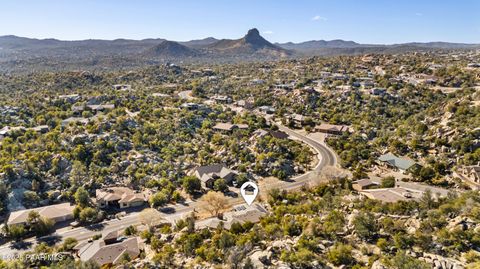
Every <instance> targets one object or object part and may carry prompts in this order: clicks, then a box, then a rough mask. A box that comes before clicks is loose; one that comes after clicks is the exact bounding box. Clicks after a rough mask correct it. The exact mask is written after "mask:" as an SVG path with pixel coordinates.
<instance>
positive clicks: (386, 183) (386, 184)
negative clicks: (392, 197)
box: [381, 176, 395, 188]
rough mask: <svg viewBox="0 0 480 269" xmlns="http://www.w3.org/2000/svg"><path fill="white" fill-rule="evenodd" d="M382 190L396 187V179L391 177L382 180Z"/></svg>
mask: <svg viewBox="0 0 480 269" xmlns="http://www.w3.org/2000/svg"><path fill="white" fill-rule="evenodd" d="M381 186H382V188H393V187H395V177H393V176H389V177H385V178H382V185H381Z"/></svg>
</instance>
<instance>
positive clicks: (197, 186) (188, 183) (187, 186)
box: [182, 176, 202, 194]
mask: <svg viewBox="0 0 480 269" xmlns="http://www.w3.org/2000/svg"><path fill="white" fill-rule="evenodd" d="M182 186H183V189H184V190H185V191H186V192H187V193H188V194H194V193H196V192H198V191H200V190H201V189H202V185H201V183H200V179H198V178H197V177H195V176H186V177H184V178H183V179H182Z"/></svg>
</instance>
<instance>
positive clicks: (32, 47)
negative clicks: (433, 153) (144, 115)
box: [0, 28, 480, 71]
mask: <svg viewBox="0 0 480 269" xmlns="http://www.w3.org/2000/svg"><path fill="white" fill-rule="evenodd" d="M478 48H480V44H463V43H448V42H428V43H418V42H413V43H404V44H393V45H371V44H359V43H356V42H354V41H344V40H331V41H325V40H312V41H306V42H302V43H292V42H288V43H275V44H272V43H270V42H269V41H267V40H266V39H264V38H263V37H262V36H261V35H260V33H259V31H258V30H257V29H255V28H254V29H251V30H249V31H248V32H247V34H246V35H245V36H244V37H242V38H240V39H233V40H232V39H221V40H218V39H215V38H213V37H208V38H205V39H199V40H191V41H186V42H175V41H169V40H165V39H160V38H158V39H143V40H129V39H115V40H96V39H89V40H80V41H61V40H57V39H33V38H25V37H18V36H13V35H9V36H0V70H3V71H5V70H7V71H8V70H16V69H19V68H20V69H21V68H23V69H25V70H28V69H29V68H31V67H35V68H41V69H43V68H45V69H52V68H53V69H72V68H75V69H80V68H96V67H102V68H104V67H107V68H108V67H111V66H112V65H113V64H115V66H118V65H120V66H121V67H126V68H127V67H131V66H140V65H143V64H152V63H153V64H154V63H161V62H165V61H178V62H195V61H198V62H200V61H208V62H212V61H217V62H229V61H257V60H275V59H282V58H288V57H297V56H313V55H340V54H363V53H400V52H407V51H429V50H455V49H478Z"/></svg>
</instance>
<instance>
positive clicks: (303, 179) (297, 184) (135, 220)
mask: <svg viewBox="0 0 480 269" xmlns="http://www.w3.org/2000/svg"><path fill="white" fill-rule="evenodd" d="M277 126H278V128H279V129H280V130H281V131H283V132H285V133H287V134H288V135H289V136H291V137H294V138H296V139H298V140H301V141H302V142H304V143H306V144H307V145H309V146H310V147H311V148H312V149H313V150H314V151H315V152H316V153H317V157H318V162H317V164H316V166H315V167H314V168H313V169H312V170H311V171H309V172H307V173H305V174H302V175H299V176H297V177H294V178H292V181H280V182H278V183H274V184H270V185H268V187H269V189H274V188H277V189H285V190H294V189H298V188H301V187H302V186H304V185H305V184H307V182H308V181H309V180H310V179H311V178H312V177H313V176H316V175H318V173H319V172H320V171H321V170H322V169H323V168H324V167H325V166H334V165H336V164H337V158H336V156H335V153H334V152H333V151H332V150H331V149H330V148H328V147H327V146H326V145H324V144H322V143H319V142H317V141H315V140H313V139H311V138H309V137H306V136H304V135H302V134H299V133H297V132H295V131H293V130H291V129H289V128H287V127H285V126H282V125H279V124H277ZM262 191H268V190H262ZM228 203H229V205H231V206H234V205H238V204H243V203H244V201H243V199H242V198H241V197H237V198H230V199H229V200H228ZM171 207H173V208H175V210H176V211H175V213H173V214H163V213H162V214H163V215H164V216H165V218H166V219H168V220H176V219H179V218H182V217H183V216H185V215H186V214H188V213H190V212H192V211H194V208H197V207H201V201H190V202H188V203H187V205H174V206H171ZM140 224H141V220H140V218H139V213H138V212H135V213H131V214H128V215H127V216H125V217H123V218H122V219H120V220H118V219H113V220H106V221H104V222H102V227H101V228H100V229H95V228H93V227H78V228H73V229H72V228H70V227H66V228H61V229H58V230H57V231H56V232H55V233H54V234H53V236H56V237H57V238H58V239H60V240H63V239H65V238H67V237H72V238H75V239H77V240H78V241H82V240H86V239H88V238H91V237H92V236H94V235H96V234H105V233H108V232H111V231H117V230H120V229H125V228H126V227H128V226H129V225H133V226H137V225H140ZM36 241H37V240H36V239H35V238H30V239H25V240H24V242H28V243H31V244H32V246H33V245H35V244H36V243H37V242H36ZM30 247H31V246H30ZM30 247H28V248H27V249H14V248H12V246H11V244H10V243H7V244H4V245H2V246H0V258H3V259H8V258H9V257H12V256H13V255H15V254H20V253H22V252H24V251H27V250H29V249H30Z"/></svg>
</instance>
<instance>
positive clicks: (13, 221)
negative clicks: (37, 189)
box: [7, 203, 75, 225]
mask: <svg viewBox="0 0 480 269" xmlns="http://www.w3.org/2000/svg"><path fill="white" fill-rule="evenodd" d="M74 208H75V206H73V205H70V203H63V204H56V205H49V206H42V207H37V208H31V209H24V210H18V211H13V212H11V213H10V216H9V217H8V221H7V225H25V224H26V223H27V219H28V214H29V213H30V212H32V211H35V212H37V213H38V214H39V215H40V217H44V218H47V219H49V220H52V221H53V222H54V223H59V222H62V221H66V220H71V219H73V209H74Z"/></svg>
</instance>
